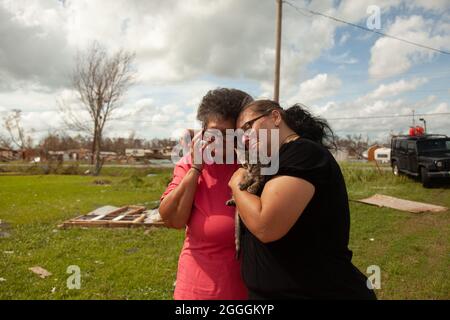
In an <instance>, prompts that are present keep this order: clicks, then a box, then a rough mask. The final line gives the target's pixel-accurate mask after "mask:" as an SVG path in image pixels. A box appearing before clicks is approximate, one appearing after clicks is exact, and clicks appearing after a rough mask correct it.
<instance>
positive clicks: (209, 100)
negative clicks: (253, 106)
mask: <svg viewBox="0 0 450 320" xmlns="http://www.w3.org/2000/svg"><path fill="white" fill-rule="evenodd" d="M252 101H253V98H252V97H251V96H250V95H249V94H248V93H245V92H244V91H241V90H238V89H228V88H217V89H214V90H210V91H208V93H207V94H206V95H205V96H204V97H203V99H202V101H201V103H200V105H199V107H198V110H197V119H198V120H199V121H201V122H202V124H203V125H206V123H207V122H208V121H209V120H210V119H211V118H213V117H214V118H216V117H219V118H222V119H232V120H234V121H236V120H237V117H238V116H239V113H240V112H241V110H242V108H243V107H244V106H245V105H247V104H249V103H250V102H252Z"/></svg>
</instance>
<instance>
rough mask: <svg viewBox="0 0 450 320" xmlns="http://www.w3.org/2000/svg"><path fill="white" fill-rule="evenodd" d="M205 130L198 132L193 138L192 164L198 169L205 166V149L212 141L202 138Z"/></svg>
mask: <svg viewBox="0 0 450 320" xmlns="http://www.w3.org/2000/svg"><path fill="white" fill-rule="evenodd" d="M203 133H204V131H203V130H202V131H199V132H197V134H196V135H194V137H193V138H192V142H191V151H190V153H191V160H192V166H193V167H195V168H196V169H198V170H200V171H201V170H202V168H203V159H202V157H203V151H204V150H205V148H206V147H207V146H208V145H209V144H210V143H211V142H212V141H209V142H207V141H204V140H202V137H203Z"/></svg>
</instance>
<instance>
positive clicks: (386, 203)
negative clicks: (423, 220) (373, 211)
mask: <svg viewBox="0 0 450 320" xmlns="http://www.w3.org/2000/svg"><path fill="white" fill-rule="evenodd" d="M356 201H357V202H362V203H366V204H371V205H374V206H378V207H387V208H392V209H396V210H400V211H407V212H412V213H420V212H442V211H447V210H448V208H446V207H442V206H437V205H434V204H429V203H423V202H416V201H411V200H404V199H399V198H395V197H390V196H385V195H383V194H375V195H373V196H371V197H369V198H366V199H361V200H356Z"/></svg>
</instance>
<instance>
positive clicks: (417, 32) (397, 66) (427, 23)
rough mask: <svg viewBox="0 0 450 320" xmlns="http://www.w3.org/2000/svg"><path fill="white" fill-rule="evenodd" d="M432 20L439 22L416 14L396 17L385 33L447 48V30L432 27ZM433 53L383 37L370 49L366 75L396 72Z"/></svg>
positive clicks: (448, 42) (402, 71)
mask: <svg viewBox="0 0 450 320" xmlns="http://www.w3.org/2000/svg"><path fill="white" fill-rule="evenodd" d="M435 23H438V22H433V21H432V20H429V19H428V20H426V19H424V18H423V17H421V16H417V15H415V16H410V17H397V18H396V19H395V22H394V23H393V24H392V25H391V26H390V27H389V28H388V29H387V31H386V33H387V34H390V35H396V36H399V37H401V38H403V39H405V40H409V41H413V42H416V43H421V44H424V45H428V46H431V47H435V48H438V49H446V48H447V49H448V48H450V33H448V32H447V33H436V32H435V30H434V29H433V27H434V25H435ZM435 55H436V52H434V51H431V50H427V49H423V48H420V47H417V46H413V45H411V44H407V43H403V42H400V41H398V40H395V39H391V38H386V37H383V38H380V39H378V40H377V41H376V42H375V44H374V46H373V47H372V49H371V58H370V65H369V74H370V76H372V77H380V76H383V77H390V76H395V75H399V74H402V73H404V72H406V71H407V70H409V69H410V68H411V67H412V66H413V65H414V64H418V63H422V62H424V61H429V60H431V59H432V58H433V57H434V56H435Z"/></svg>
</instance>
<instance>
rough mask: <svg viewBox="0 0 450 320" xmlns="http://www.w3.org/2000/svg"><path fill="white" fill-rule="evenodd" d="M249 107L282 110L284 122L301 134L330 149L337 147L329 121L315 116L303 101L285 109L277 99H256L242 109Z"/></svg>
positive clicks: (260, 110)
mask: <svg viewBox="0 0 450 320" xmlns="http://www.w3.org/2000/svg"><path fill="white" fill-rule="evenodd" d="M248 108H251V109H252V110H253V111H255V112H258V113H264V112H268V111H270V110H280V113H281V117H282V118H283V120H284V122H286V124H287V125H288V127H289V128H291V129H292V130H293V131H295V133H297V134H298V135H299V136H301V137H304V138H308V139H310V140H313V141H315V142H317V143H320V144H321V145H323V146H324V147H326V148H328V149H336V141H335V135H334V133H333V130H332V129H331V127H330V125H329V124H328V122H327V121H326V120H325V119H322V118H320V117H316V116H313V115H312V114H311V113H310V112H309V111H308V110H307V107H306V106H304V105H303V104H301V103H297V104H294V105H293V106H292V107H290V108H288V109H286V110H285V109H283V108H282V107H281V106H280V105H279V104H278V103H277V102H275V101H272V100H256V101H253V102H251V103H250V104H248V105H246V106H245V107H244V108H242V111H244V110H245V109H248Z"/></svg>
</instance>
